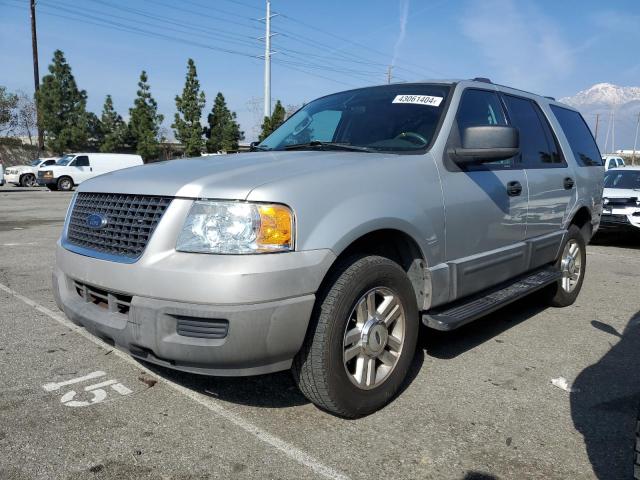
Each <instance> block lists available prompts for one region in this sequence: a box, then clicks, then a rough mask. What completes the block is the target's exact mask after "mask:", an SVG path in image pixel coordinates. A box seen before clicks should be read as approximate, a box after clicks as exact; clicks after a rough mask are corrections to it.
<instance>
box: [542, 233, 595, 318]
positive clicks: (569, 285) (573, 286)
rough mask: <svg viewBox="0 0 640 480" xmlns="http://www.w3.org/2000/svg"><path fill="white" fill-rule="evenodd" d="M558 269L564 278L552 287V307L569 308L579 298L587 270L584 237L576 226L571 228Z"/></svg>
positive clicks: (557, 263) (557, 264) (557, 265)
mask: <svg viewBox="0 0 640 480" xmlns="http://www.w3.org/2000/svg"><path fill="white" fill-rule="evenodd" d="M556 267H557V268H558V269H559V270H560V272H561V273H562V277H561V278H560V279H559V280H558V282H557V283H555V284H554V285H552V286H551V287H550V296H551V305H553V306H554V307H568V306H569V305H572V304H573V302H575V301H576V298H578V294H579V293H580V289H581V288H582V282H583V281H584V274H585V271H586V268H587V250H586V244H585V241H584V235H583V234H582V232H581V231H580V229H579V228H578V227H577V226H575V225H571V227H569V230H568V232H567V237H566V239H565V241H564V244H563V246H562V250H561V254H560V258H559V259H558V260H557V262H556Z"/></svg>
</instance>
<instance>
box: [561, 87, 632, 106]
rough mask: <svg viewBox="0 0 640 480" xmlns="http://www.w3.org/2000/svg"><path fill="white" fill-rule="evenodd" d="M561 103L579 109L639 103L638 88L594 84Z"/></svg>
mask: <svg viewBox="0 0 640 480" xmlns="http://www.w3.org/2000/svg"><path fill="white" fill-rule="evenodd" d="M560 101H561V102H563V103H566V104H567V105H571V106H572V107H575V108H579V107H581V106H583V105H603V106H608V107H612V106H618V105H624V104H625V103H629V102H633V101H640V87H620V86H618V85H614V84H612V83H596V84H595V85H594V86H592V87H589V88H587V89H586V90H582V91H581V92H578V93H576V94H575V95H573V96H572V97H565V98H561V99H560Z"/></svg>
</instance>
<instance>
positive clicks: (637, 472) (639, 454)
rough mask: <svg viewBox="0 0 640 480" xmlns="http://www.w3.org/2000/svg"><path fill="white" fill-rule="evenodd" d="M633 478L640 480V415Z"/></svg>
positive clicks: (639, 415)
mask: <svg viewBox="0 0 640 480" xmlns="http://www.w3.org/2000/svg"><path fill="white" fill-rule="evenodd" d="M633 478H634V479H635V480H640V414H638V419H637V420H636V442H635V449H634V451H633Z"/></svg>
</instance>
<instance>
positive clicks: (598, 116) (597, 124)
mask: <svg viewBox="0 0 640 480" xmlns="http://www.w3.org/2000/svg"><path fill="white" fill-rule="evenodd" d="M599 125H600V114H599V113H596V134H595V137H596V145H597V144H598V126H599Z"/></svg>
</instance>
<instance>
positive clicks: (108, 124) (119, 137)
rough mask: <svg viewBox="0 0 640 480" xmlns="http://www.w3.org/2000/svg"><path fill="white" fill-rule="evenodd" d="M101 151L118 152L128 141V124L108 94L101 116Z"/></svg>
mask: <svg viewBox="0 0 640 480" xmlns="http://www.w3.org/2000/svg"><path fill="white" fill-rule="evenodd" d="M100 133H101V139H100V151H101V152H117V151H118V150H122V149H123V148H124V146H125V143H126V136H127V124H126V123H125V122H124V120H122V117H121V116H120V115H119V114H118V112H116V111H115V109H114V108H113V100H112V99H111V95H107V98H105V100H104V106H103V107H102V117H101V118H100Z"/></svg>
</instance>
